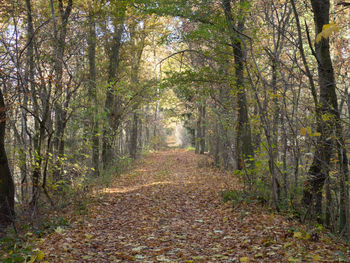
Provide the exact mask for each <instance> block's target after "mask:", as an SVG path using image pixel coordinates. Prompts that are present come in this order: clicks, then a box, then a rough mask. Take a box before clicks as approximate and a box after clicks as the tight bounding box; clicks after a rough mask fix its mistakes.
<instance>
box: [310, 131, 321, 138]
mask: <svg viewBox="0 0 350 263" xmlns="http://www.w3.org/2000/svg"><path fill="white" fill-rule="evenodd" d="M310 136H313V137H320V136H321V133H320V132H314V133H313V134H311V135H310Z"/></svg>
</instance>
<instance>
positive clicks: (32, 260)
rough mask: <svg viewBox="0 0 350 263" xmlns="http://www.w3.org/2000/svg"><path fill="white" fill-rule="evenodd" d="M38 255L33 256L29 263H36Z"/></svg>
mask: <svg viewBox="0 0 350 263" xmlns="http://www.w3.org/2000/svg"><path fill="white" fill-rule="evenodd" d="M36 258H37V256H31V258H30V260H29V261H28V262H27V263H34V262H35V260H36Z"/></svg>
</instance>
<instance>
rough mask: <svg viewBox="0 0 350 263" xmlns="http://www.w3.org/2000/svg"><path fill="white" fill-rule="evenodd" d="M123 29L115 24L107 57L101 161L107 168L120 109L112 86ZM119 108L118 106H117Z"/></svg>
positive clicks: (120, 24)
mask: <svg viewBox="0 0 350 263" xmlns="http://www.w3.org/2000/svg"><path fill="white" fill-rule="evenodd" d="M123 31H124V25H123V23H122V22H120V23H119V24H118V25H117V26H116V30H115V35H114V38H113V43H112V50H111V55H110V58H109V69H108V86H107V91H106V93H107V95H106V102H105V111H106V113H107V121H106V122H105V123H104V130H103V138H102V142H103V146H102V162H103V169H105V170H106V169H108V168H109V166H110V164H111V162H112V160H113V149H112V148H113V142H114V135H115V131H116V129H117V128H118V126H119V121H120V116H119V115H120V112H119V111H120V110H118V109H116V107H117V106H118V105H115V104H116V103H117V104H118V103H119V102H116V95H115V94H114V90H113V86H114V84H115V80H116V73H117V68H118V64H119V51H120V47H121V39H122V33H123ZM118 108H119V107H118Z"/></svg>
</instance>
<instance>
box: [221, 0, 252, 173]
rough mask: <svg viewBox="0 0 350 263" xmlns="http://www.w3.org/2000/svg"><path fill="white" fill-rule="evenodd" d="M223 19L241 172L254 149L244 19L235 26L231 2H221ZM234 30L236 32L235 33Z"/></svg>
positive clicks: (239, 20)
mask: <svg viewBox="0 0 350 263" xmlns="http://www.w3.org/2000/svg"><path fill="white" fill-rule="evenodd" d="M244 2H245V0H240V3H244ZM222 5H223V9H224V12H225V17H226V20H227V26H228V29H229V33H230V39H231V45H232V47H233V55H234V68H235V88H236V91H237V107H238V122H237V127H236V130H237V133H236V145H237V151H238V152H237V155H236V158H237V164H238V169H239V170H241V169H243V168H244V167H245V164H244V163H245V160H246V159H252V157H253V156H254V149H253V144H252V138H251V130H250V123H249V118H248V107H247V98H246V94H245V88H244V74H243V71H244V70H243V68H244V51H243V39H242V37H241V33H243V30H244V17H243V18H238V22H237V26H236V27H235V26H234V25H235V22H234V19H233V16H232V11H231V1H230V0H222ZM235 28H237V29H236V30H237V31H238V32H236V31H235Z"/></svg>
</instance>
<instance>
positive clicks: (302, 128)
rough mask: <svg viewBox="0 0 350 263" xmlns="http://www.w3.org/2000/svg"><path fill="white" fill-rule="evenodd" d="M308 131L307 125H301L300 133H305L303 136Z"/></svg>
mask: <svg viewBox="0 0 350 263" xmlns="http://www.w3.org/2000/svg"><path fill="white" fill-rule="evenodd" d="M306 133H307V129H306V128H305V127H301V128H300V134H301V135H303V136H305V135H306Z"/></svg>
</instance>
